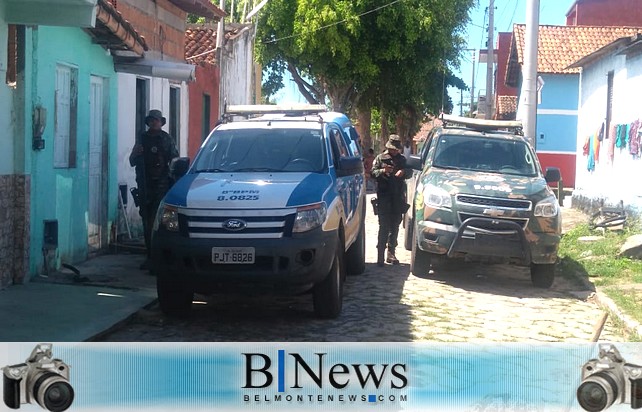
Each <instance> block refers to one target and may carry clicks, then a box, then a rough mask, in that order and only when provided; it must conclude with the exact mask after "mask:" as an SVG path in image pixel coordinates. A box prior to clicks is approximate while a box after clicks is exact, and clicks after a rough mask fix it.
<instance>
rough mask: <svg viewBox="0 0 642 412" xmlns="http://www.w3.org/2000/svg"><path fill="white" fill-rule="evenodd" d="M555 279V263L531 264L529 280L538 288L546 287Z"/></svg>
mask: <svg viewBox="0 0 642 412" xmlns="http://www.w3.org/2000/svg"><path fill="white" fill-rule="evenodd" d="M554 280H555V264H554V263H551V264H543V265H538V264H535V263H533V264H532V265H531V282H533V285H534V286H536V287H538V288H545V289H548V288H550V287H551V286H552V285H553V281H554Z"/></svg>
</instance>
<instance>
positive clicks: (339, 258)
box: [313, 242, 345, 319]
mask: <svg viewBox="0 0 642 412" xmlns="http://www.w3.org/2000/svg"><path fill="white" fill-rule="evenodd" d="M339 243H341V242H339ZM343 266H344V263H343V245H341V244H339V246H338V247H337V251H336V253H335V254H334V260H333V261H332V267H331V268H330V271H329V272H328V275H327V276H326V277H325V279H323V280H322V281H321V283H318V284H316V285H315V286H314V291H313V303H314V313H316V315H317V316H318V317H320V318H324V319H334V318H336V317H337V316H339V314H341V308H342V306H343V279H344V278H345V276H344V269H343Z"/></svg>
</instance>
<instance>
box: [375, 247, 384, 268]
mask: <svg viewBox="0 0 642 412" xmlns="http://www.w3.org/2000/svg"><path fill="white" fill-rule="evenodd" d="M385 253H386V248H385V247H379V248H377V266H383V255H384V254H385Z"/></svg>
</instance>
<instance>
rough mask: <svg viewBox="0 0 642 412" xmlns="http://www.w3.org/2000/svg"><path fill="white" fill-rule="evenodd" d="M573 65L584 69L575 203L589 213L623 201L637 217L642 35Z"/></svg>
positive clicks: (641, 165) (641, 204)
mask: <svg viewBox="0 0 642 412" xmlns="http://www.w3.org/2000/svg"><path fill="white" fill-rule="evenodd" d="M571 67H579V68H581V77H580V99H579V115H578V128H577V130H578V135H577V148H578V149H577V177H576V184H575V190H574V192H573V204H574V205H576V206H579V207H580V208H582V209H585V210H587V209H595V208H596V207H599V206H600V205H601V204H605V205H610V206H614V205H617V204H619V203H620V202H623V203H624V206H625V207H626V208H627V209H630V210H632V211H636V212H638V213H639V212H641V211H642V185H640V184H639V180H640V179H641V178H642V148H641V147H640V136H641V134H640V133H638V127H639V125H640V123H642V105H640V96H642V35H640V34H637V35H635V36H632V37H624V38H620V39H618V40H616V41H614V42H612V43H610V44H608V45H606V46H604V47H603V48H601V49H599V50H597V51H595V52H594V53H592V54H590V55H587V56H586V57H584V58H582V59H581V60H579V61H577V62H576V63H574V64H573V65H572V66H571ZM640 129H641V130H642V128H640Z"/></svg>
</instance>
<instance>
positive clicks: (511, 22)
mask: <svg viewBox="0 0 642 412" xmlns="http://www.w3.org/2000/svg"><path fill="white" fill-rule="evenodd" d="M519 3H520V1H519V0H518V1H516V2H515V8H514V9H513V15H512V16H511V18H510V23H508V28H507V29H506V31H512V30H511V26H512V25H513V19H514V18H515V12H516V11H517V6H519Z"/></svg>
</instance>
